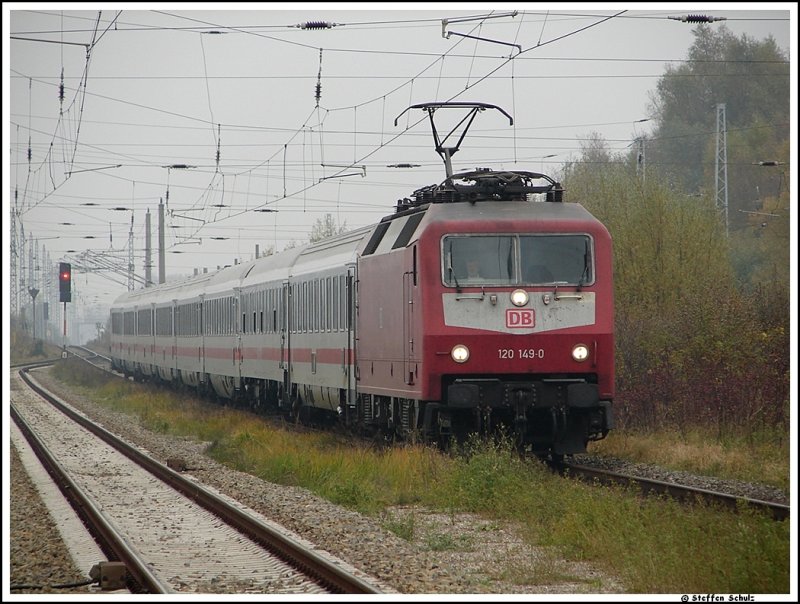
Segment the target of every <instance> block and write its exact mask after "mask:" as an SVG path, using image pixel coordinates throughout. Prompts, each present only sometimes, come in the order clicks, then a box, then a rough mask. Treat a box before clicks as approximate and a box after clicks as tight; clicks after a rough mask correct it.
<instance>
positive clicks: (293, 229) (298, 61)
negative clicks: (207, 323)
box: [3, 3, 797, 308]
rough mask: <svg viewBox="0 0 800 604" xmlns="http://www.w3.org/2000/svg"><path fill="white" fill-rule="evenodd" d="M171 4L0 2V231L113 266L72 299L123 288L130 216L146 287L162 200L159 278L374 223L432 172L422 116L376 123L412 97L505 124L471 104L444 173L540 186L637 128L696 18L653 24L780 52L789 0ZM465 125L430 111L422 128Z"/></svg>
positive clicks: (77, 259)
mask: <svg viewBox="0 0 800 604" xmlns="http://www.w3.org/2000/svg"><path fill="white" fill-rule="evenodd" d="M186 6H187V5H186V4H182V3H181V4H167V3H165V4H159V3H152V4H131V5H130V10H128V5H126V4H124V3H122V4H119V3H115V4H108V5H106V4H105V3H91V4H79V3H75V4H73V3H57V4H50V5H48V4H40V3H35V4H29V5H26V4H25V3H3V13H4V15H3V34H4V35H3V43H4V52H3V57H4V58H3V67H4V69H3V73H4V86H3V90H4V92H3V95H4V98H3V101H4V102H3V111H4V122H5V127H4V128H3V142H4V149H5V150H6V151H7V152H6V153H4V166H3V167H4V182H5V183H7V185H6V189H5V198H4V199H5V200H6V201H5V202H4V204H3V208H4V210H3V211H4V213H5V215H4V217H3V224H4V225H6V226H5V231H4V237H5V238H6V240H8V238H9V237H10V235H9V233H10V231H9V224H10V221H9V220H8V218H9V214H10V212H9V209H10V207H16V209H17V212H18V216H17V226H18V228H19V225H20V224H21V225H22V226H23V227H24V231H25V236H26V237H27V240H28V241H30V239H31V238H33V239H35V240H36V242H37V243H36V246H37V250H41V248H42V246H44V247H45V248H46V251H47V253H49V255H50V258H51V263H52V266H45V263H44V262H42V263H41V264H40V266H39V270H40V271H44V270H52V271H55V270H56V263H57V262H58V261H60V260H63V261H71V262H73V265H74V266H81V265H83V264H84V263H87V262H89V263H95V266H108V267H110V268H109V269H108V270H105V271H102V272H98V273H94V274H91V275H89V274H83V273H76V275H75V277H74V279H75V284H76V294H77V296H78V301H80V302H83V303H86V304H108V303H110V301H111V300H112V299H113V298H114V297H115V296H117V295H119V294H120V293H123V292H124V291H125V290H126V283H127V277H126V275H125V273H124V272H123V270H124V267H125V266H127V262H128V250H129V233H130V231H131V219H133V227H132V232H133V238H132V241H133V248H134V264H135V272H136V273H137V275H138V276H140V277H143V276H144V273H145V270H144V264H145V256H144V248H145V215H146V213H147V211H148V210H149V211H150V214H151V230H152V245H153V249H154V251H153V257H152V265H153V273H152V276H153V279H154V280H157V279H158V258H157V255H156V251H155V248H156V245H157V225H158V204H159V201H160V200H163V201H164V202H165V208H166V229H165V230H166V248H167V253H166V266H167V274H168V275H169V276H177V275H189V274H191V273H192V272H193V270H194V269H199V270H201V271H202V270H203V269H208V270H214V269H216V268H217V267H218V266H224V265H228V264H233V263H234V262H235V261H240V262H242V261H248V260H250V259H252V258H253V257H254V255H255V248H256V245H258V246H259V247H260V250H261V251H262V252H263V251H265V250H267V249H269V248H270V247H274V248H275V249H277V250H278V251H280V250H282V249H284V247H285V246H286V245H287V244H290V243H291V242H293V241H296V242H305V241H306V240H307V239H308V236H309V232H310V229H311V227H312V225H313V224H314V222H315V221H316V220H317V219H318V218H320V217H323V216H324V215H325V214H328V213H330V214H332V215H333V217H334V218H335V220H336V221H337V222H338V223H339V224H342V223H345V224H346V226H347V227H348V228H356V227H360V226H364V225H368V224H372V223H375V222H377V221H378V220H380V218H382V217H383V216H385V215H387V214H389V213H391V212H392V209H393V206H394V204H395V203H396V201H397V200H398V199H400V198H403V197H406V196H409V195H410V194H411V193H412V192H413V191H414V190H415V189H416V188H419V187H421V186H425V185H430V184H433V183H438V182H441V181H442V180H443V179H444V176H445V173H444V167H443V164H442V161H441V159H440V158H439V156H438V155H437V154H436V152H435V150H434V145H433V138H432V135H431V130H430V125H429V123H428V120H427V117H426V114H424V113H423V112H422V111H421V110H414V111H410V112H407V113H405V114H403V115H402V116H401V117H400V119H399V121H398V124H397V126H395V124H394V122H395V118H397V117H398V116H399V115H401V114H402V113H403V111H404V110H405V109H406V108H407V107H409V106H410V105H412V104H417V103H423V102H431V101H437V102H441V101H472V102H482V103H489V104H492V105H497V106H498V107H500V108H502V110H503V111H504V112H506V113H507V114H509V115H510V116H513V125H511V124H510V123H509V119H508V118H507V117H506V116H505V115H504V114H503V113H501V112H500V111H494V110H493V111H485V112H482V113H480V114H479V115H478V116H477V117H476V119H475V122H474V123H473V125H472V128H471V129H470V131H469V133H468V134H467V136H466V138H465V139H464V142H463V144H462V147H461V150H460V151H459V153H458V154H457V155H456V156H455V157H454V162H453V164H454V169H455V170H463V169H473V168H476V167H491V168H493V169H500V168H507V169H521V170H532V171H543V172H545V173H549V172H556V171H557V170H558V169H559V168H560V166H561V165H563V163H564V162H565V161H566V160H568V159H570V158H571V157H575V156H576V155H577V153H578V151H579V149H580V145H581V140H582V139H585V138H586V137H587V136H588V135H590V134H591V133H597V134H598V135H600V136H602V137H603V138H604V139H605V140H606V141H608V143H609V146H610V147H611V149H612V150H615V151H624V150H626V149H627V148H628V146H629V145H630V144H631V143H632V141H633V140H634V139H635V138H636V137H637V136H639V135H642V134H646V133H648V132H649V129H650V124H649V123H648V122H646V121H642V120H646V119H648V118H649V117H650V116H651V110H650V108H649V102H650V95H651V93H652V92H653V91H654V90H655V87H656V84H657V81H658V78H659V77H660V76H661V75H662V74H663V72H664V69H665V67H666V66H667V65H670V64H671V65H678V64H679V62H680V61H681V60H683V59H685V58H686V57H687V53H688V50H689V47H690V45H691V44H692V42H693V39H694V38H693V33H692V32H693V30H694V28H695V27H696V26H694V25H692V24H688V23H683V22H681V21H679V20H674V19H670V18H669V17H671V16H678V17H680V16H681V15H686V14H687V13H689V12H691V13H692V14H704V15H711V16H715V17H726V18H727V20H726V21H723V22H722V24H724V26H725V27H727V28H728V29H730V30H731V31H732V32H733V33H735V34H737V35H741V34H747V36H749V37H751V38H753V39H756V40H760V39H763V38H765V37H766V36H770V35H771V36H773V38H774V39H775V40H776V42H777V44H778V46H779V47H780V48H782V49H784V50H785V51H786V53H787V55H790V56H791V57H792V58H794V55H795V52H794V51H796V29H797V23H796V6H795V4H793V3H772V4H771V3H764V4H758V5H756V4H755V3H739V4H713V5H709V6H710V8H709V9H708V10H702V9H698V8H696V7H695V8H691V9H690V10H687V8H686V7H685V6H679V5H676V4H673V5H670V4H663V5H658V4H647V5H641V4H639V5H634V4H630V5H625V4H619V5H614V6H613V7H612V8H613V10H611V9H607V8H605V6H606V5H605V4H604V3H597V4H589V5H583V6H579V5H569V4H563V3H557V4H551V5H548V4H547V3H520V4H518V5H517V6H516V7H513V8H516V11H517V13H516V15H511V14H510V13H509V12H501V11H499V10H495V9H494V6H493V5H490V4H484V5H483V7H481V5H480V4H477V5H475V4H473V5H468V6H467V5H459V4H442V5H437V4H423V5H418V4H407V5H403V4H397V5H394V6H396V7H400V8H403V10H382V9H380V8H379V7H377V6H373V8H372V9H371V10H364V9H363V7H364V6H366V7H369V6H370V5H358V10H355V9H350V5H347V4H341V5H336V4H323V5H316V7H315V8H313V10H305V9H306V7H309V6H314V5H310V4H308V3H302V4H296V5H292V4H259V5H257V6H258V7H259V10H252V8H253V6H256V5H252V4H249V5H248V4H242V5H234V4H227V5H225V6H224V8H220V9H219V10H198V11H191V10H186ZM209 6H212V7H213V6H214V5H209ZM231 6H242V7H243V9H242V10H234V9H231V8H229V7H231ZM143 7H147V8H148V9H149V10H143ZM274 7H279V8H281V10H276V9H274ZM298 7H303V9H304V10H297V8H298ZM420 7H423V8H425V9H426V10H421V9H420ZM268 8H269V10H267V9H268ZM548 8H549V12H548ZM570 8H571V10H567V9H570ZM336 9H338V10H336ZM645 9H646V10H645ZM492 10H494V11H495V12H494V13H492ZM510 10H512V9H510ZM490 14H491V17H492V18H488V17H487V18H483V19H481V18H474V19H471V20H463V19H462V18H463V17H468V16H470V17H481V16H488V15H490ZM503 15H505V16H503ZM443 19H448V20H449V22H448V23H447V24H446V25H444V26H443V21H442V20H443ZM314 23H317V24H319V23H325V24H329V25H330V27H325V28H321V27H314V26H313V25H312V26H311V27H309V24H314ZM719 26H721V24H720V23H713V24H712V25H711V27H719ZM443 32H444V35H443ZM790 32H791V35H790ZM468 36H471V37H468ZM477 38H481V39H477ZM790 49H791V51H792V52H790ZM795 72H796V68H793V69H792V70H791V73H792V74H793V77H794V74H795ZM62 84H63V99H62V98H60V86H61V85H62ZM318 84H319V85H320V94H319V99H317V98H316V87H317V85H318ZM793 90H796V87H794V86H793ZM721 101H724V99H721ZM462 116H463V113H460V112H457V111H454V110H453V111H450V110H448V111H447V112H445V111H440V112H438V113H437V116H436V117H437V127H439V129H440V130H443V131H444V132H445V133H446V132H448V131H449V130H450V128H451V127H452V125H453V124H454V121H453V120H459V119H461V117H462ZM714 120H715V114H714V110H713V108H709V123H710V124H713V123H714ZM8 151H10V153H9V152H8ZM29 153H30V159H28V154H29ZM397 164H412V165H414V166H415V167H413V168H397V167H389V166H394V165H397ZM180 166H186V167H185V168H184V167H180ZM9 203H10V204H11V206H9ZM260 210H272V211H270V212H263V211H260ZM8 251H9V245H8V244H5V245H4V259H5V262H4V264H5V266H6V267H7V266H9V263H10V260H9V254H8ZM87 251H88V252H89V253H88V255H87ZM26 253H27V250H26ZM120 267H123V268H120ZM8 275H9V271H7V270H4V291H8V289H7V287H8ZM137 287H138V285H137ZM5 298H6V296H4V305H7V300H6V299H5ZM5 308H7V306H6V307H5Z"/></svg>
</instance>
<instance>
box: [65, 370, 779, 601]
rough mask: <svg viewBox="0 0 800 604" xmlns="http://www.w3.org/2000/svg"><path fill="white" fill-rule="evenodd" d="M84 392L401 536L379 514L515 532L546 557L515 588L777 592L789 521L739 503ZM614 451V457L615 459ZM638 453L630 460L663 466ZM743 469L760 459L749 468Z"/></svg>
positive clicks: (75, 377)
mask: <svg viewBox="0 0 800 604" xmlns="http://www.w3.org/2000/svg"><path fill="white" fill-rule="evenodd" d="M60 365H62V367H61V369H58V370H57V372H58V375H59V376H60V377H61V378H62V379H67V380H71V381H73V383H76V382H77V383H79V382H82V381H84V382H85V379H84V378H81V377H80V375H81V372H82V371H83V370H78V369H69V368H68V366H67V363H61V364H60ZM92 394H93V396H94V398H95V399H96V400H98V401H99V402H102V403H103V404H104V405H106V406H108V407H110V408H113V409H115V410H118V411H123V412H125V413H129V414H132V415H135V416H137V417H138V418H139V419H140V421H141V422H142V424H144V425H145V426H146V427H148V428H150V429H153V430H157V431H159V432H163V433H167V434H174V435H176V436H188V437H191V438H194V439H197V440H200V441H205V442H210V443H212V444H211V446H210V448H209V454H210V455H212V456H213V457H214V458H215V459H217V460H218V461H220V462H222V463H224V464H227V465H228V466H230V467H233V468H236V469H239V470H243V471H246V472H250V473H252V474H254V475H257V476H259V477H261V478H263V479H264V480H269V481H272V482H276V483H279V484H286V485H299V486H303V487H305V488H307V489H309V490H311V491H312V492H314V493H316V494H318V495H320V496H322V497H325V498H327V499H329V500H331V501H333V502H335V503H338V504H340V505H343V506H346V507H348V508H350V509H354V510H357V511H360V512H362V513H366V514H372V515H375V516H376V517H377V518H379V519H381V521H382V524H383V526H384V527H386V528H387V529H388V530H390V531H392V532H394V533H395V534H397V535H398V536H400V537H402V538H404V539H409V540H411V539H412V538H414V537H420V535H417V534H416V533H417V530H418V526H417V523H416V522H415V519H414V516H413V514H412V515H410V516H406V517H399V516H395V515H392V514H391V513H390V512H387V509H388V508H389V507H391V506H398V505H419V506H422V507H426V508H428V509H432V510H437V511H444V512H449V513H457V512H472V513H476V514H479V515H481V516H482V517H484V518H486V519H489V520H490V521H492V522H497V523H506V522H507V523H510V524H513V525H515V526H521V527H523V528H522V529H521V530H522V533H521V536H522V537H523V539H524V540H525V541H526V543H528V544H530V545H531V546H532V547H534V546H535V547H537V548H541V547H545V550H544V551H545V552H550V553H549V554H545V558H544V559H542V560H540V561H537V562H536V565H535V567H531V568H527V567H526V568H509V569H508V576H507V578H510V579H511V580H514V581H516V582H518V583H519V584H529V583H530V582H533V583H535V584H547V582H558V581H562V580H564V577H562V576H561V575H560V574H559V571H558V570H557V569H558V565H557V564H556V563H555V561H556V560H560V559H565V560H567V561H579V562H589V563H591V564H592V565H593V566H594V567H595V568H598V569H600V570H602V571H604V572H605V573H607V574H609V575H612V576H614V577H617V578H618V579H619V580H620V581H621V582H622V583H623V584H624V585H625V586H626V590H627V591H628V592H630V593H686V592H691V593H788V590H789V522H788V521H785V522H774V521H772V520H770V519H768V518H767V517H765V516H762V515H759V514H756V513H753V512H749V511H747V510H742V511H741V513H738V514H736V513H731V512H727V511H722V510H717V509H713V508H708V507H702V506H697V507H685V506H683V505H680V504H678V503H675V502H673V501H671V500H662V499H657V498H641V497H640V496H639V495H638V494H637V493H636V492H632V491H631V492H629V491H626V490H624V489H621V488H618V487H614V488H611V487H599V486H591V485H585V484H582V483H579V482H573V481H567V480H564V479H562V478H559V477H557V476H554V475H552V474H551V473H550V472H549V471H547V470H546V469H544V468H543V467H541V466H540V465H539V464H532V463H525V462H523V461H521V460H520V459H519V458H518V457H517V456H516V455H515V454H514V453H513V451H512V450H511V448H510V447H508V446H506V445H505V444H504V443H502V442H501V443H493V442H481V441H478V440H474V441H471V442H469V443H467V445H466V446H465V447H464V448H463V449H462V450H461V451H460V452H459V453H458V454H455V455H452V456H447V455H443V454H441V453H440V452H438V451H436V450H433V449H431V448H427V447H423V446H418V445H414V446H411V445H409V446H400V447H393V448H389V449H383V450H375V449H371V448H366V447H357V446H353V445H351V444H345V443H341V442H340V441H339V440H338V439H337V438H335V437H333V436H330V435H324V434H322V435H321V434H297V433H293V432H292V433H289V432H287V431H284V430H282V429H280V428H275V427H271V426H270V425H268V424H267V423H266V422H265V421H264V420H263V418H259V417H257V416H254V415H252V414H249V413H246V412H242V411H237V410H235V409H231V408H226V407H220V406H216V405H211V404H209V403H206V402H204V401H201V400H198V399H195V398H193V397H191V396H187V395H186V394H182V395H178V394H175V393H173V392H170V391H168V390H161V389H156V388H151V387H148V386H143V385H139V384H133V383H131V382H122V381H119V380H113V381H109V382H107V383H105V384H104V385H101V386H100V387H98V388H97V389H96V390H93V391H92ZM616 438H618V439H619V440H620V441H621V442H625V443H627V444H626V445H625V446H626V447H627V449H622V450H625V451H627V450H630V451H633V450H634V449H635V448H636V447H638V448H639V449H640V450H642V451H644V450H646V449H647V447H646V444H645V440H644V439H642V440H641V441H639V440H634V439H632V438H630V439H627V438H623V437H616ZM653 442H655V443H656V444H657V446H656V447H653V445H652V444H651V445H650V447H651V448H654V449H666V450H669V449H671V448H672V447H675V449H676V450H677V449H678V447H677V444H678V443H673V442H672V441H670V440H669V439H662V438H657V439H655V440H654V441H653ZM692 442H695V441H689V442H688V446H691V444H692ZM636 443H638V444H636ZM681 444H682V445H683V446H687V444H686V443H681ZM701 445H703V442H702V440H701V439H698V440H697V441H696V448H697V452H696V453H695V454H694V455H692V456H687V457H689V458H693V459H695V462H693V463H700V461H701V460H702V459H703V456H704V455H706V454H707V453H706V451H707V449H704V448H703V447H702V446H701ZM619 451H620V450H616V452H615V453H613V454H615V455H617V454H619V455H622V453H621V452H619ZM759 451H760V449H757V448H755V449H754V448H743V447H739V448H737V447H728V448H726V447H721V448H720V449H719V452H718V453H717V455H718V457H719V458H720V459H722V460H726V459H728V456H733V454H734V453H736V454H737V455H741V454H742V453H743V452H744V453H747V454H749V455H757V454H758V453H759ZM604 452H605V453H608V451H605V450H604ZM608 454H611V453H608ZM625 455H626V456H627V455H628V453H625ZM639 455H640V460H643V461H644V460H649V461H653V462H657V463H661V462H660V461H657V460H655V459H652V458H650V457H648V455H646V454H645V453H639ZM762 463H763V462H762ZM718 465H719V466H720V467H729V466H733V465H735V463H734V462H727V461H726V462H725V463H720V464H718ZM748 465H749V466H750V467H758V462H756V461H750V462H749V464H748ZM704 467H706V468H712V467H717V466H711V465H708V464H706V465H705V466H704ZM696 471H700V470H696ZM424 546H425V547H426V548H427V549H430V550H433V551H445V550H447V549H453V548H463V547H465V546H466V547H469V544H468V543H461V542H459V539H458V537H457V536H455V535H452V534H448V533H447V530H446V528H444V527H439V529H438V530H437V532H436V533H432V534H430V535H427V536H425V537H424ZM537 551H542V550H537ZM548 555H549V556H550V557H549V558H547V557H546V556H548ZM548 560H549V561H548Z"/></svg>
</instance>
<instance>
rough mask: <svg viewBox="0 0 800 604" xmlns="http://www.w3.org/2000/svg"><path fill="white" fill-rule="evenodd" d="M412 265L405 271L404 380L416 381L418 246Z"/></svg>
mask: <svg viewBox="0 0 800 604" xmlns="http://www.w3.org/2000/svg"><path fill="white" fill-rule="evenodd" d="M411 257H412V258H411V267H410V268H409V270H406V271H404V272H403V381H404V382H405V383H406V384H413V383H414V361H413V359H414V294H415V293H416V287H417V246H416V245H415V246H414V249H413V251H412V254H411Z"/></svg>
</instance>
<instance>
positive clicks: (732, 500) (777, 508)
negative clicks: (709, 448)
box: [559, 463, 790, 520]
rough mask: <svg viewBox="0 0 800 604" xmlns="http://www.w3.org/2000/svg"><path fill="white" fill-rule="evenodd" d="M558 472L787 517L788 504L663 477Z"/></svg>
mask: <svg viewBox="0 0 800 604" xmlns="http://www.w3.org/2000/svg"><path fill="white" fill-rule="evenodd" d="M559 471H560V472H561V473H562V474H566V475H574V476H576V477H578V478H582V479H586V480H592V481H595V480H596V481H599V482H601V483H603V484H617V485H623V486H629V485H638V486H639V487H640V489H641V491H642V494H645V495H647V494H650V493H656V494H666V495H669V496H670V497H672V498H674V499H677V500H679V501H686V502H692V501H697V500H700V501H704V502H706V503H716V504H721V505H724V506H725V507H727V508H729V509H731V510H737V509H739V506H741V505H745V506H747V507H751V508H753V509H758V510H764V511H767V512H769V513H770V514H772V517H773V518H774V519H775V520H785V519H787V518H788V517H789V512H790V507H789V506H788V505H784V504H781V503H776V502H774V501H763V500H761V499H751V498H749V497H744V496H740V495H731V494H730V493H722V492H719V491H711V490H709V489H701V488H698V487H690V486H687V485H681V484H676V483H672V482H664V481H663V480H655V479H651V478H642V477H639V476H631V475H629V474H621V473H618V472H611V471H608V470H602V469H598V468H590V467H587V466H581V465H574V464H570V463H563V464H561V466H560V467H559Z"/></svg>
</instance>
